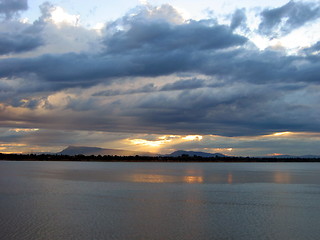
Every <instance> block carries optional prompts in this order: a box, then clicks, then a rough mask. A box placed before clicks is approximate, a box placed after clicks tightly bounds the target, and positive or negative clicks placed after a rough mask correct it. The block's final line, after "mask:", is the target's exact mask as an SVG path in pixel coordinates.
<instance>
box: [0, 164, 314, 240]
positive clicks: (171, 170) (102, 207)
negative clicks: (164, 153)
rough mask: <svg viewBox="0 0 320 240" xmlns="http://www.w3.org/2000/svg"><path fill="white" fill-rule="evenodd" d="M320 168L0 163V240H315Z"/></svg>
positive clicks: (311, 165)
mask: <svg viewBox="0 0 320 240" xmlns="http://www.w3.org/2000/svg"><path fill="white" fill-rule="evenodd" d="M319 172H320V163H102V162H95V163H89V162H7V161H0V239H7V240H10V239H17V240H18V239H19V240H20V239H25V240H28V239H30V240H31V239H32V240H37V239H51V240H52V239H66V240H68V239H80V240H82V239H83V240H85V239H86V240H87V239H318V237H319V236H320V228H319V222H320V206H319V200H320V174H319Z"/></svg>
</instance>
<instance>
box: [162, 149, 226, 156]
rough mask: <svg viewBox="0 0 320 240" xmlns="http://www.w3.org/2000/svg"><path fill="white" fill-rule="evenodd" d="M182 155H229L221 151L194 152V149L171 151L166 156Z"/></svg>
mask: <svg viewBox="0 0 320 240" xmlns="http://www.w3.org/2000/svg"><path fill="white" fill-rule="evenodd" d="M182 155H189V156H190V157H193V156H198V157H227V156H226V155H223V154H221V153H207V152H194V151H183V150H178V151H175V152H173V153H170V154H168V155H166V156H168V157H179V156H182Z"/></svg>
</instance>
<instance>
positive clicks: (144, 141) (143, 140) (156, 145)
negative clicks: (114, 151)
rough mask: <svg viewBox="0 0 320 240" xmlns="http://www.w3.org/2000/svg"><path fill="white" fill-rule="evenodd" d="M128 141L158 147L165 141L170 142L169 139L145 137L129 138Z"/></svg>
mask: <svg viewBox="0 0 320 240" xmlns="http://www.w3.org/2000/svg"><path fill="white" fill-rule="evenodd" d="M130 142H131V143H132V144H134V145H142V146H146V147H160V146H161V145H163V144H165V143H168V142H171V139H160V140H155V141H150V140H145V139H131V140H130Z"/></svg>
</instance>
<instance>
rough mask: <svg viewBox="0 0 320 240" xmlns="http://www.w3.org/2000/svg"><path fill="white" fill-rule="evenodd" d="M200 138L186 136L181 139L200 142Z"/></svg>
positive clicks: (198, 136)
mask: <svg viewBox="0 0 320 240" xmlns="http://www.w3.org/2000/svg"><path fill="white" fill-rule="evenodd" d="M202 138H203V137H202V136H201V135H187V136H185V137H183V138H182V139H183V140H187V141H195V140H196V141H201V140H202Z"/></svg>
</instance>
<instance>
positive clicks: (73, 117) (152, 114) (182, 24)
mask: <svg viewBox="0 0 320 240" xmlns="http://www.w3.org/2000/svg"><path fill="white" fill-rule="evenodd" d="M291 4H293V3H291ZM294 4H296V3H294ZM297 4H298V3H297ZM299 4H302V3H299ZM308 6H309V5H308ZM50 9H51V10H52V8H51V6H50V5H48V6H43V11H42V16H41V17H40V18H39V19H38V21H36V22H35V23H34V24H32V26H30V24H29V25H21V30H19V31H18V33H16V35H17V36H19V41H20V39H21V44H23V43H27V42H28V41H25V40H24V39H28V37H30V41H29V42H32V41H34V42H37V41H36V40H39V39H43V42H44V44H42V45H40V46H38V47H36V46H34V48H30V49H29V50H28V48H25V50H23V51H22V50H21V51H20V50H19V48H18V47H17V46H18V43H19V41H18V40H17V41H18V43H15V42H14V41H9V40H10V39H9V38H10V37H11V36H13V35H12V34H14V33H13V32H10V31H9V30H8V28H9V26H13V24H15V25H16V26H17V25H18V24H17V22H14V21H8V22H7V23H6V30H5V31H2V32H3V36H4V38H3V39H6V38H8V39H9V40H8V41H7V42H6V44H7V45H8V46H9V44H12V45H14V46H12V47H11V49H12V50H10V51H9V50H8V49H10V47H4V48H3V49H6V50H5V51H7V52H4V53H3V54H8V53H10V54H11V55H10V57H7V56H5V57H3V58H1V59H0V86H1V89H0V92H1V95H0V100H1V104H0V119H1V120H0V124H1V126H10V128H39V129H43V128H44V129H56V130H58V129H69V130H74V131H78V130H81V131H83V130H85V131H87V130H88V131H90V130H92V131H104V132H112V131H114V132H125V133H157V134H160V133H163V134H168V135H170V134H177V135H179V134H180V135H186V134H190V135H205V134H219V135H222V136H244V135H251V136H253V135H260V134H269V133H273V132H276V131H320V129H319V126H320V122H319V119H320V116H319V111H318V110H317V109H318V102H319V101H320V99H319V94H318V92H319V90H320V89H319V79H320V75H319V74H320V72H319V69H320V58H319V53H318V50H319V44H315V45H314V46H310V47H309V48H308V49H303V50H301V51H300V52H299V53H298V54H296V55H289V54H288V53H287V52H285V51H274V50H272V49H265V50H259V49H257V48H256V47H254V46H252V43H250V40H249V39H248V38H247V37H244V36H242V35H240V34H236V32H238V30H239V29H237V28H239V27H241V26H243V25H244V24H245V19H246V16H245V12H244V10H238V11H236V12H235V13H234V15H233V19H232V21H231V25H230V26H227V25H221V24H219V23H217V21H216V20H214V19H207V20H199V21H194V20H188V21H186V20H184V19H182V18H179V14H178V12H177V11H175V10H174V8H172V7H171V6H169V5H165V6H160V7H152V6H149V5H145V6H143V7H139V8H137V9H135V10H134V11H132V12H130V13H129V14H127V15H126V16H124V17H123V18H121V19H118V20H116V21H113V22H109V23H107V24H106V26H107V27H106V28H105V29H104V30H103V31H102V35H100V36H99V35H98V34H97V33H96V32H95V31H93V30H92V31H90V30H88V29H84V28H83V27H81V26H79V25H72V24H60V25H59V24H56V23H54V22H53V21H51V20H50V16H51V15H50V13H51V10H50ZM266 11H267V10H266ZM268 11H269V10H268ZM270 11H271V10H270ZM278 11H280V10H278ZM281 11H284V10H281ZM286 11H287V10H286ZM286 11H284V12H286ZM290 11H291V10H290ZM290 11H289V13H290V14H291V12H290ZM289 13H288V14H289ZM281 14H282V13H281ZM281 14H280V15H279V16H281V18H282V16H288V14H287V12H286V14H287V15H285V14H284V15H281ZM290 14H289V15H290ZM266 16H269V15H268V14H267V15H266ZM290 16H291V15H290ZM180 17H181V16H180ZM48 19H49V20H48ZM263 21H264V22H265V24H267V23H268V21H269V20H267V18H264V19H263ZM270 21H271V20H270ZM277 21H278V20H277ZM277 21H276V22H277ZM279 21H280V20H279ZM288 21H289V20H288ZM3 24H4V23H3ZM277 24H278V23H276V24H274V25H273V24H269V25H268V24H267V25H268V26H269V29H270V28H273V27H276V26H278V25H277ZM267 25H266V26H267ZM2 26H4V25H2ZM19 26H20V25H19ZM27 26H28V27H27ZM261 26H262V25H261ZM279 26H280V25H279ZM292 26H293V25H292ZM294 26H296V25H294ZM29 27H30V28H29ZM31 27H32V28H31ZM25 29H28V30H29V31H31V30H33V31H34V32H36V33H37V34H38V35H37V34H35V35H33V34H31V33H30V32H28V31H27V30H25ZM39 29H40V30H39ZM262 29H264V30H263V31H266V29H267V27H262ZM36 30H37V31H36ZM5 33H10V34H11V35H10V34H5ZM33 36H35V38H34V39H32V37H33ZM99 37H100V38H99ZM11 38H12V39H13V38H14V37H11ZM50 38H51V39H52V40H50ZM3 39H2V41H4V40H3ZM79 39H81V41H80V40H79ZM22 40H24V41H22ZM0 41H1V40H0ZM77 41H78V42H77ZM79 41H80V43H79ZM39 44H40V42H39ZM3 46H6V45H5V44H4V43H3ZM8 51H9V52H8ZM19 51H20V52H19ZM21 56H22V57H21ZM306 116H308V118H306ZM37 134H38V133H37ZM136 139H143V138H141V137H136ZM230 147H232V146H225V148H230Z"/></svg>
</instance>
